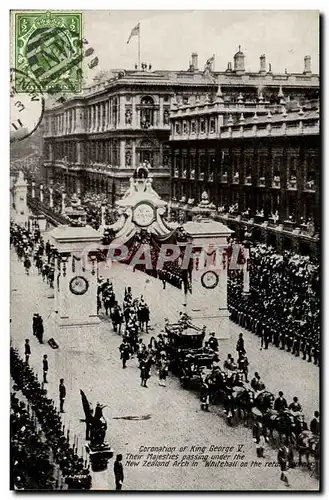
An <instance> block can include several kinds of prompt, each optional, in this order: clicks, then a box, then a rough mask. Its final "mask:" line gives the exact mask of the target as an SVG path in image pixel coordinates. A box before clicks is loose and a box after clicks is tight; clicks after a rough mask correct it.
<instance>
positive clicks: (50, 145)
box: [49, 144, 54, 161]
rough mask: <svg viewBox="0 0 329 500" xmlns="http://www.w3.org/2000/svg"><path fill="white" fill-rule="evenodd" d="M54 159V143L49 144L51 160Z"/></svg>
mask: <svg viewBox="0 0 329 500" xmlns="http://www.w3.org/2000/svg"><path fill="white" fill-rule="evenodd" d="M53 159H54V148H53V145H52V144H49V160H50V161H53Z"/></svg>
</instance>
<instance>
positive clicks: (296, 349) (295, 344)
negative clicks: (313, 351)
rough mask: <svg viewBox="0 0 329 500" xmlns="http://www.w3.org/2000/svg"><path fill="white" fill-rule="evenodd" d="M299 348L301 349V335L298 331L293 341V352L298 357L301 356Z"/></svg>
mask: <svg viewBox="0 0 329 500" xmlns="http://www.w3.org/2000/svg"><path fill="white" fill-rule="evenodd" d="M299 349H300V336H299V334H298V333H296V334H295V337H294V340H293V343H292V354H294V355H295V356H296V357H298V356H299Z"/></svg>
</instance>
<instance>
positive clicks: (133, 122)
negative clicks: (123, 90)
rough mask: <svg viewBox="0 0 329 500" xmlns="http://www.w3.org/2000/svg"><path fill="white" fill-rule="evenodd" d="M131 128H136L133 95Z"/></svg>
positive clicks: (133, 97) (134, 97) (134, 99)
mask: <svg viewBox="0 0 329 500" xmlns="http://www.w3.org/2000/svg"><path fill="white" fill-rule="evenodd" d="M131 126H132V128H137V111H136V96H134V95H133V96H132V116H131Z"/></svg>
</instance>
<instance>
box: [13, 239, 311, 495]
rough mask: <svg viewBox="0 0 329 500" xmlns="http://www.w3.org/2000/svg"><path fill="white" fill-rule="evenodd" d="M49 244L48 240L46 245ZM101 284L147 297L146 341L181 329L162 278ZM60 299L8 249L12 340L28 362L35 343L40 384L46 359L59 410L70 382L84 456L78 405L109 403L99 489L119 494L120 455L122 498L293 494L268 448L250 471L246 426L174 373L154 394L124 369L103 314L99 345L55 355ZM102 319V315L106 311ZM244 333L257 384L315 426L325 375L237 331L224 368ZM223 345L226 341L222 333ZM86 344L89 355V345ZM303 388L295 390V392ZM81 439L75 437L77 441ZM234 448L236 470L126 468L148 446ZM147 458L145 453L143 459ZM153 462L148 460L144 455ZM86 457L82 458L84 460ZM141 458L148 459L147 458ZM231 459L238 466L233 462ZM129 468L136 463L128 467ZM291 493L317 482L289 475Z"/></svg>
mask: <svg viewBox="0 0 329 500" xmlns="http://www.w3.org/2000/svg"><path fill="white" fill-rule="evenodd" d="M45 239H47V238H45ZM101 274H102V276H103V277H104V278H107V277H109V278H110V279H111V281H112V282H113V287H114V291H115V294H116V297H117V299H118V301H119V303H120V304H122V299H123V294H124V289H125V287H127V286H131V288H132V293H133V297H138V296H140V295H141V294H143V296H144V298H145V300H146V302H147V303H148V304H149V307H150V312H151V321H150V324H151V327H152V330H151V331H150V332H149V333H148V334H145V333H144V334H143V335H142V338H143V339H144V342H145V343H148V339H149V338H150V337H151V336H152V335H154V336H157V335H158V334H159V333H160V332H161V330H162V329H163V326H164V318H165V317H167V318H168V319H169V320H170V321H176V320H177V318H178V313H179V311H180V310H181V308H180V304H181V303H182V300H181V299H182V297H181V292H180V291H179V290H177V289H175V288H173V287H171V286H170V285H168V284H167V287H166V289H165V290H163V288H162V283H161V281H159V280H155V279H154V278H150V277H149V276H147V275H146V274H143V273H140V272H139V271H136V272H132V269H131V268H129V267H127V266H123V265H121V264H117V265H116V266H113V267H112V268H111V269H102V271H101ZM52 297H53V293H52V290H50V289H49V287H48V286H47V285H46V284H45V283H43V282H42V278H41V276H38V275H37V272H36V270H35V269H34V268H32V269H31V273H30V276H26V275H25V273H24V268H23V265H22V263H20V262H19V261H18V259H17V256H16V254H15V252H14V251H11V319H12V323H11V340H12V343H13V345H14V346H15V347H18V348H19V350H20V354H21V356H22V357H23V356H24V339H25V338H29V339H30V343H31V350H32V355H31V357H30V364H31V365H32V366H33V368H34V369H35V370H36V371H37V373H38V377H39V380H42V357H43V354H48V358H49V373H48V379H49V383H48V384H47V386H46V388H47V391H48V393H49V397H51V398H52V399H53V400H54V401H55V403H56V404H57V405H58V406H59V401H58V384H59V379H60V378H64V380H65V385H66V389H67V398H66V401H65V408H64V409H65V413H64V414H63V416H62V417H63V423H64V424H65V427H66V429H69V430H70V438H71V440H72V441H73V439H78V452H79V453H82V449H83V445H84V443H85V439H84V437H85V424H84V423H83V422H81V420H82V419H83V418H84V413H83V409H82V404H81V398H80V389H82V390H83V391H84V392H85V394H86V396H87V398H88V399H89V400H90V401H91V402H92V404H93V407H95V406H96V403H97V402H100V403H101V404H105V405H106V408H105V409H104V412H103V413H104V417H105V419H106V420H107V425H108V429H107V440H108V442H109V443H110V445H111V446H112V448H113V450H114V458H113V459H111V460H110V461H109V466H108V470H107V471H103V472H95V473H92V478H93V486H92V489H94V490H104V489H105V490H113V489H114V475H113V461H114V459H115V455H116V454H117V453H122V454H123V466H124V474H125V480H124V485H123V489H124V490H176V491H178V490H180V491H181V490H186V491H191V490H232V489H233V490H263V491H275V490H286V489H287V488H286V487H285V486H284V484H283V483H282V482H281V481H280V479H279V478H280V471H279V468H277V467H270V466H265V462H270V461H276V451H275V449H274V448H271V447H270V446H268V445H267V446H266V449H265V459H260V460H261V462H262V465H261V467H251V466H250V464H251V462H252V461H254V460H255V459H256V452H255V444H254V442H253V440H252V432H251V429H249V428H246V427H244V425H243V424H242V423H240V424H239V425H237V426H233V427H229V426H228V425H227V424H226V422H225V420H224V415H223V409H222V407H220V406H216V407H210V412H209V413H205V412H202V411H201V410H200V402H199V398H198V394H197V393H196V392H193V391H186V390H184V389H182V388H181V387H180V383H179V380H178V379H177V378H176V377H174V376H173V375H171V374H170V376H169V377H168V379H167V386H166V387H160V386H159V385H158V377H157V374H156V371H155V369H154V368H152V376H151V378H150V380H149V381H148V388H143V387H141V386H140V378H139V369H138V365H137V360H136V358H133V359H131V360H129V361H128V363H127V369H126V370H123V369H122V365H121V361H120V356H119V350H118V347H119V345H120V343H121V338H120V336H119V335H118V334H115V333H114V332H113V330H112V325H111V323H110V322H109V321H108V319H107V318H106V317H105V316H104V315H102V316H101V319H102V320H103V321H102V324H101V327H100V333H99V336H98V337H97V338H95V336H94V337H91V338H90V339H84V342H82V343H81V346H80V345H76V346H72V345H71V344H70V342H67V344H66V343H65V339H61V341H59V344H60V346H59V349H58V350H53V349H51V348H50V346H49V345H48V344H47V340H48V339H49V338H50V337H51V336H54V338H55V340H58V338H56V332H54V326H53V323H54V322H53V317H52V316H53V315H50V313H51V310H52V301H53V298H52ZM36 312H38V313H39V314H41V316H42V317H43V319H44V325H45V335H44V342H45V343H44V344H43V345H40V344H39V343H38V342H37V340H36V338H35V337H33V335H32V316H33V313H36ZM101 312H104V311H101ZM240 332H243V334H244V339H245V348H246V351H247V355H248V358H249V362H250V367H249V369H250V376H252V375H253V373H254V372H255V371H258V372H259V373H260V375H261V378H262V380H263V381H264V383H265V384H266V388H267V389H268V390H269V391H271V392H272V393H273V394H275V395H277V393H278V391H279V390H282V391H283V392H284V394H285V397H286V399H287V401H288V403H290V402H291V400H292V398H293V396H297V397H298V398H299V400H300V402H301V404H302V406H303V412H304V414H305V417H306V420H307V422H308V423H309V421H310V420H311V418H312V416H313V412H314V410H317V409H318V408H319V391H318V387H319V368H318V367H316V366H315V365H313V363H307V362H305V361H302V359H301V358H295V357H294V356H292V355H291V354H289V353H286V352H283V351H280V350H279V349H276V348H274V347H271V346H270V348H269V349H268V350H262V351H261V350H260V345H259V344H260V340H259V338H258V337H256V336H255V335H253V334H251V333H249V332H247V331H245V330H243V329H241V328H240V327H238V326H237V325H235V324H234V323H232V322H231V323H230V332H229V335H226V336H229V337H230V338H228V339H226V340H221V341H220V357H221V360H222V361H223V360H224V359H225V358H226V356H227V354H228V353H231V354H232V355H233V356H234V357H236V352H235V344H236V340H237V338H238V334H239V333H240ZM218 337H219V338H221V335H218ZM86 340H87V343H88V345H89V347H88V349H85V347H84V346H85V341H86ZM297 381H298V384H297ZM74 437H75V438H74ZM211 445H215V446H234V448H235V451H236V450H237V449H239V448H238V447H239V445H243V447H242V450H243V455H244V458H243V460H244V461H245V462H248V464H249V466H248V467H243V466H241V464H240V462H239V461H238V463H237V466H235V467H221V468H217V467H206V466H205V465H204V461H199V462H198V465H197V466H195V467H187V466H186V467H184V466H177V467H152V466H146V465H144V466H143V460H138V459H135V460H133V461H134V462H135V463H137V465H132V463H130V465H128V464H127V459H126V454H131V455H134V456H135V455H138V454H139V452H140V449H141V447H164V446H165V447H167V448H175V449H176V450H178V449H179V448H183V447H184V446H187V448H188V449H191V447H194V446H200V447H207V449H208V448H209V447H210V446H211ZM144 455H145V454H144ZM146 455H147V453H146ZM85 456H86V453H85V452H84V457H85ZM143 458H146V456H144V457H143ZM231 460H232V459H231ZM130 462H132V461H130ZM290 481H291V487H290V489H292V490H300V491H302V490H317V489H318V482H317V480H316V478H315V477H314V476H313V477H312V476H311V473H310V472H309V471H308V470H307V469H306V468H305V467H304V468H298V467H297V468H296V469H294V470H293V471H291V474H290Z"/></svg>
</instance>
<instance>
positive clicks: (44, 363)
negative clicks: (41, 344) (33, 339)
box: [42, 354, 49, 384]
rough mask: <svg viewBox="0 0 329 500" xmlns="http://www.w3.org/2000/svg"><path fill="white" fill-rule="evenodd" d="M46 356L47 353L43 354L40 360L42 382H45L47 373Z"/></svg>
mask: <svg viewBox="0 0 329 500" xmlns="http://www.w3.org/2000/svg"><path fill="white" fill-rule="evenodd" d="M48 368H49V366H48V356H47V354H44V356H43V360H42V370H43V383H44V384H47V383H48V381H47V373H48Z"/></svg>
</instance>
